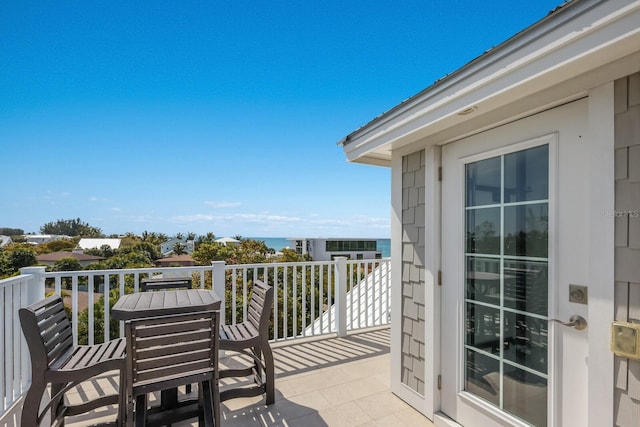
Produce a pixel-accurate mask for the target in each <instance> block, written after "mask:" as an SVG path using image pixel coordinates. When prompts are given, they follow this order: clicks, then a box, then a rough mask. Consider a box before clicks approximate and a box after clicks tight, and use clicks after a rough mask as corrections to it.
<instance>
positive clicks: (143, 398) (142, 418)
mask: <svg viewBox="0 0 640 427" xmlns="http://www.w3.org/2000/svg"><path fill="white" fill-rule="evenodd" d="M146 424H147V394H146V393H144V394H141V395H140V396H138V397H137V398H136V427H144V426H145V425H146Z"/></svg>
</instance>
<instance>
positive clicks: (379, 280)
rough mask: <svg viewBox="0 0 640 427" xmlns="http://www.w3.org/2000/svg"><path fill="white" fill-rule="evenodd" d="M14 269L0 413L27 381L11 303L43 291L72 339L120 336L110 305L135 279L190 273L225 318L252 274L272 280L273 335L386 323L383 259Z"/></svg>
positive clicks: (237, 309) (135, 286) (237, 316)
mask: <svg viewBox="0 0 640 427" xmlns="http://www.w3.org/2000/svg"><path fill="white" fill-rule="evenodd" d="M21 273H22V274H21V275H20V276H17V277H13V278H10V279H5V280H0V291H1V292H0V307H2V310H3V312H2V313H0V324H2V326H3V329H4V331H5V333H4V335H3V341H2V348H1V349H0V362H1V364H0V366H2V367H3V369H2V371H1V372H0V398H1V399H0V418H1V417H2V415H3V414H4V413H5V412H6V411H7V410H8V409H9V408H10V407H11V405H13V404H14V403H15V402H16V401H17V400H18V399H19V398H20V396H21V395H22V394H23V393H24V392H25V391H26V389H27V387H28V385H29V384H30V362H29V357H28V352H27V348H26V343H25V342H24V338H23V337H22V332H21V329H20V324H19V320H18V314H17V313H18V309H19V308H20V307H24V306H26V305H29V304H31V303H33V302H36V301H38V300H40V299H42V298H44V296H45V293H48V292H55V293H57V294H59V295H63V296H64V298H65V303H66V305H67V306H68V307H69V309H70V314H71V321H72V324H73V339H74V343H75V344H76V345H77V344H86V343H88V344H95V343H98V342H104V341H105V340H110V339H112V338H114V337H118V336H123V334H124V328H123V324H122V323H121V322H117V321H114V320H113V319H111V316H110V315H111V310H110V307H111V305H112V304H113V303H115V301H116V300H117V299H118V298H119V297H120V296H121V295H124V294H125V293H131V292H138V291H139V285H140V281H141V280H142V279H144V278H146V277H158V276H159V275H162V276H163V277H169V276H171V277H177V276H191V277H192V279H193V284H194V287H198V288H209V287H212V288H213V289H214V290H215V291H216V293H217V294H218V295H219V296H222V295H224V299H223V309H222V316H221V317H222V321H223V322H225V323H227V324H234V323H238V322H241V321H242V320H243V319H244V317H245V316H246V313H247V303H248V299H249V296H250V292H251V285H252V283H253V281H254V279H260V280H263V281H265V282H266V283H269V284H270V285H272V286H274V287H275V294H274V304H273V318H272V319H273V323H272V327H271V339H272V340H273V341H282V340H289V339H294V338H299V337H309V336H316V335H321V334H328V333H333V334H337V335H338V336H343V335H345V334H346V333H347V331H348V330H354V329H361V328H368V327H373V326H381V325H386V324H388V323H389V312H390V308H391V304H390V284H391V280H390V259H388V258H386V259H377V260H358V261H348V260H346V259H345V258H337V259H336V260H335V261H328V262H296V263H264V264H237V265H226V264H225V263H224V262H222V261H214V262H213V263H212V265H211V266H193V267H164V268H137V269H123V270H82V271H65V272H46V271H45V268H44V267H29V268H26V269H22V270H21ZM45 289H46V290H45ZM106 301H109V304H105V302H106ZM105 307H108V309H104V308H105Z"/></svg>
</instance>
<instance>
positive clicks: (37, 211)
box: [0, 0, 561, 238]
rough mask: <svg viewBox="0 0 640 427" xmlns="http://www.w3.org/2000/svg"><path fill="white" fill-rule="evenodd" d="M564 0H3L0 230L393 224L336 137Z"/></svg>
mask: <svg viewBox="0 0 640 427" xmlns="http://www.w3.org/2000/svg"><path fill="white" fill-rule="evenodd" d="M560 3H561V0H553V1H547V0H536V1H513V0H509V1H506V0H495V1H491V2H479V1H466V0H464V1H463V0H430V1H427V0H423V1H403V0H399V1H398V0H393V1H392V0H389V1H373V0H370V1H345V0H340V1H337V0H324V1H322V2H309V1H302V0H299V1H277V0H274V1H270V2H265V1H258V0H254V1H241V0H239V1H233V2H232V1H213V0H212V1H197V2H196V1H145V2H118V1H109V2H106V1H101V2H100V1H96V2H94V1H44V2H43V1H34V2H32V1H22V0H20V1H15V0H10V1H4V2H2V4H0V88H1V90H0V153H1V154H0V159H1V164H0V180H1V182H2V187H1V188H2V194H1V197H0V227H12V228H22V229H24V230H25V231H26V232H39V229H40V227H41V226H42V225H43V224H45V223H47V222H50V221H55V220H57V219H71V218H80V219H81V220H83V221H84V222H88V223H89V224H90V225H92V226H96V227H100V228H101V229H102V230H103V232H105V233H107V234H112V233H125V232H136V233H139V232H142V231H145V230H146V231H156V232H162V233H166V234H169V235H173V234H175V233H178V232H189V231H191V232H195V233H199V234H200V233H206V232H213V233H215V234H216V235H217V236H227V235H231V236H233V235H242V236H246V237H251V236H253V237H277V236H283V237H285V236H307V237H318V236H325V237H380V238H384V237H389V233H390V231H389V221H390V170H389V169H386V168H381V167H376V166H365V165H359V164H350V163H347V162H346V160H345V156H344V154H343V152H342V149H341V148H340V147H338V146H337V145H336V142H337V141H339V140H340V139H341V138H343V137H344V136H346V135H347V134H349V133H351V132H352V131H354V130H355V129H357V128H358V127H360V126H362V125H363V124H365V123H367V122H368V121H370V120H371V119H373V118H374V117H375V116H377V115H379V114H380V113H382V112H384V111H386V110H388V109H390V108H392V107H393V106H395V105H396V104H398V103H400V102H401V101H403V100H404V99H406V98H408V97H410V96H412V95H414V94H416V93H417V92H419V91H421V90H422V89H424V88H426V87H428V86H429V85H431V84H432V83H433V82H434V81H435V80H437V79H438V78H441V77H443V76H444V75H446V74H448V73H451V72H453V71H455V70H456V69H457V68H459V67H460V66H462V65H464V64H465V63H467V62H469V61H470V60H472V59H473V58H475V57H477V56H478V55H480V54H482V53H483V52H484V51H485V50H487V49H489V48H491V47H492V46H495V45H497V44H499V43H500V42H502V41H504V40H506V39H507V38H508V37H510V36H512V35H514V34H515V33H517V32H518V31H520V30H522V29H524V28H525V27H527V26H529V25H531V24H532V23H534V22H536V21H537V20H539V19H541V18H543V17H544V16H545V15H546V14H547V13H548V12H549V11H550V10H552V9H553V8H554V7H555V6H557V5H558V4H560Z"/></svg>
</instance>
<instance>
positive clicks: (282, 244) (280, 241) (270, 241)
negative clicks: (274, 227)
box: [247, 237, 391, 258]
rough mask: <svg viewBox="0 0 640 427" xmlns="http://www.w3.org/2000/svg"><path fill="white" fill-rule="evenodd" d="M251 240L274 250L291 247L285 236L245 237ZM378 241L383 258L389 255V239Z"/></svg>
mask: <svg viewBox="0 0 640 427" xmlns="http://www.w3.org/2000/svg"><path fill="white" fill-rule="evenodd" d="M247 239H251V240H262V241H263V242H264V244H265V245H267V247H268V248H272V249H274V250H275V251H281V250H282V249H284V248H289V249H291V242H290V241H289V240H287V239H286V238H285V237H247ZM376 241H377V242H378V245H377V246H378V250H379V251H380V252H381V253H382V257H383V258H388V257H390V256H391V239H376Z"/></svg>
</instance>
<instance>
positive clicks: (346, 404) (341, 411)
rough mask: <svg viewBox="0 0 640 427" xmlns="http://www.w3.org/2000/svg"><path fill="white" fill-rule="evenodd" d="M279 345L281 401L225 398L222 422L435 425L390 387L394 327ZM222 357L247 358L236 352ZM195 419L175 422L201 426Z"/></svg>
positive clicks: (95, 417) (107, 383) (78, 425)
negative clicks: (226, 399) (397, 395)
mask: <svg viewBox="0 0 640 427" xmlns="http://www.w3.org/2000/svg"><path fill="white" fill-rule="evenodd" d="M273 351H274V357H275V365H276V402H275V403H274V404H273V405H269V406H266V405H264V403H263V402H264V398H260V397H255V398H240V399H232V400H229V401H227V402H224V403H223V404H222V417H221V418H222V422H221V425H222V426H304V427H314V426H412V427H413V426H417V427H419V426H433V424H432V423H431V422H430V421H429V420H428V419H427V418H425V417H423V416H422V415H421V414H420V413H418V412H417V411H415V410H414V409H413V408H411V407H410V406H408V405H407V404H406V403H404V402H403V401H402V400H400V399H399V398H397V397H396V396H395V395H393V394H392V393H391V391H390V390H389V387H390V385H389V383H390V360H389V329H388V328H384V329H377V330H369V331H366V332H360V333H354V334H350V335H349V336H347V337H344V338H335V337H330V338H326V339H314V340H306V341H304V340H295V341H290V342H285V343H277V344H275V345H274V346H273ZM222 363H223V364H227V365H232V364H236V363H241V361H240V360H239V358H238V357H237V356H235V357H231V358H229V357H227V358H225V359H223V361H222ZM115 386H116V381H115V379H114V378H113V377H111V376H105V377H102V378H100V379H98V380H96V381H94V382H93V383H92V384H91V386H87V387H85V388H83V389H81V390H80V391H79V393H80V394H82V395H90V394H92V393H96V392H98V393H103V392H106V391H108V390H109V389H113V387H115ZM225 386H229V384H224V383H223V384H222V389H224V387H225ZM91 387H93V388H94V390H91ZM72 398H73V397H72ZM114 417H115V408H107V409H105V410H102V411H96V412H94V413H92V414H89V415H85V416H79V417H74V418H70V419H68V421H67V424H66V425H67V426H68V427H86V426H89V425H94V424H95V423H96V422H102V421H108V420H113V419H114ZM194 421H195V422H193V423H192V422H183V423H180V424H177V425H176V424H174V425H175V426H177V427H186V426H192V425H193V426H195V425H197V420H194Z"/></svg>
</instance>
